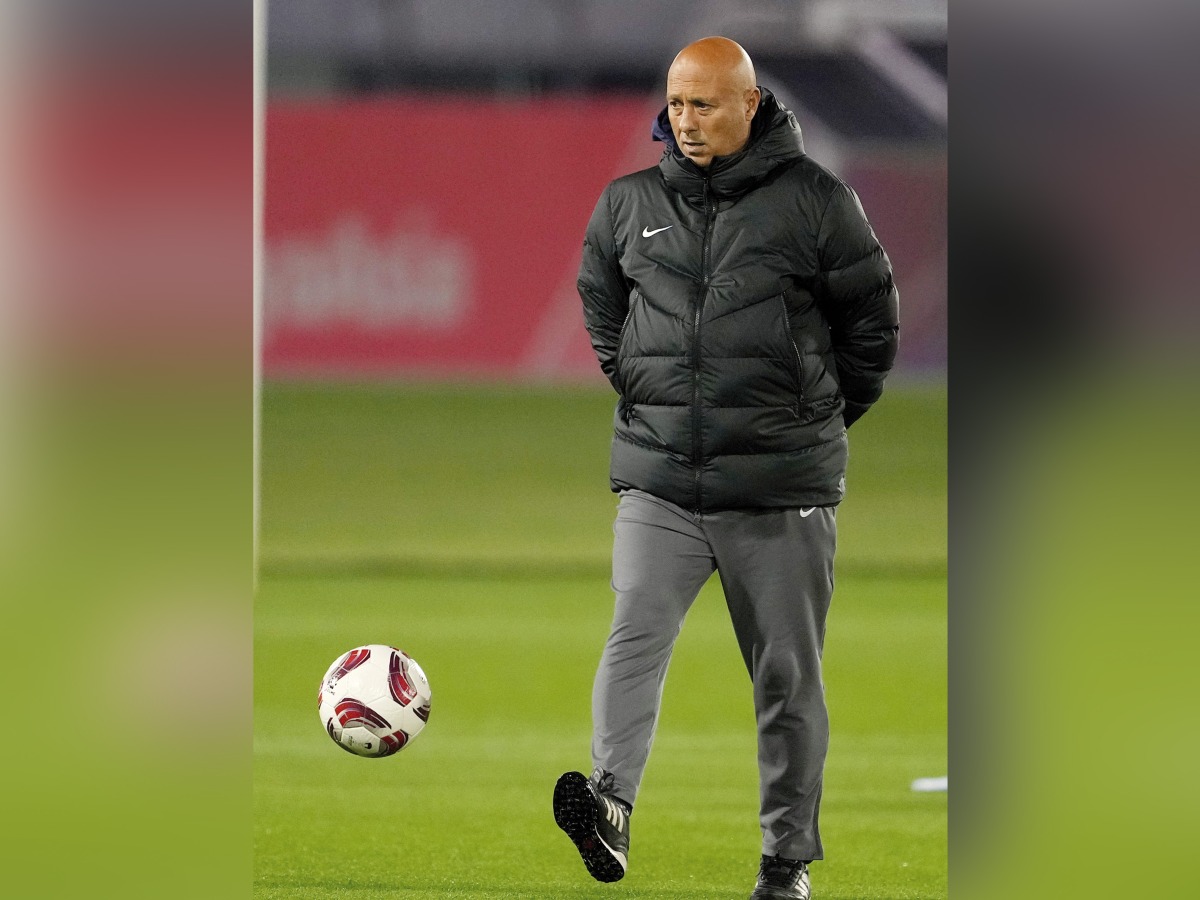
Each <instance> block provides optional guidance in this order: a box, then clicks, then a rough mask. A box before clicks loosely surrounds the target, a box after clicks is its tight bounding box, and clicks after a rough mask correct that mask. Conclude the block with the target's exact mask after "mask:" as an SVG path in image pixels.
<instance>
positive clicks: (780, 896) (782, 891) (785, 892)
mask: <svg viewBox="0 0 1200 900" xmlns="http://www.w3.org/2000/svg"><path fill="white" fill-rule="evenodd" d="M750 900H809V888H808V863H806V862H802V861H801V860H798V859H784V858H783V857H782V856H764V857H763V858H762V865H760V866H759V867H758V884H756V885H755V886H754V893H753V894H751V895H750Z"/></svg>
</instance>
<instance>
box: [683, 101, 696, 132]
mask: <svg viewBox="0 0 1200 900" xmlns="http://www.w3.org/2000/svg"><path fill="white" fill-rule="evenodd" d="M695 127H696V114H695V113H694V112H693V111H692V110H691V109H689V108H688V107H686V106H685V107H684V108H683V112H681V113H680V114H679V130H680V131H691V130H692V129H693V128H695Z"/></svg>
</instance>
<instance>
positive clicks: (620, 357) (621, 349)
mask: <svg viewBox="0 0 1200 900" xmlns="http://www.w3.org/2000/svg"><path fill="white" fill-rule="evenodd" d="M639 296H640V294H638V291H637V288H634V289H633V290H632V291H630V292H629V309H628V310H627V311H626V312H625V321H624V322H622V323H621V330H620V332H619V333H618V334H617V358H616V372H617V385H618V386H619V388H620V391H621V394H622V395H624V394H625V373H624V371H623V370H624V368H625V342H626V338H627V337H628V335H629V320H630V319H632V318H633V306H634V303H635V302H637V299H638V297H639Z"/></svg>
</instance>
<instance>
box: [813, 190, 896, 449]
mask: <svg viewBox="0 0 1200 900" xmlns="http://www.w3.org/2000/svg"><path fill="white" fill-rule="evenodd" d="M817 260H818V265H819V267H820V286H821V294H822V297H821V299H822V303H821V306H822V309H823V310H824V312H825V317H826V319H827V321H828V322H829V327H830V332H831V335H832V339H833V351H834V358H835V360H836V363H837V375H838V381H839V383H840V385H841V391H842V396H843V397H845V399H846V411H845V420H846V426H847V427H849V426H850V425H852V424H853V423H854V422H855V421H856V420H857V419H859V418H860V417H861V416H862V415H863V413H865V412H866V411H867V410H868V409H869V408H870V407H871V404H873V403H874V402H875V401H876V400H878V399H879V396H880V395H881V394H882V393H883V381H884V378H885V377H887V373H888V371H889V370H890V369H891V368H892V363H893V362H894V361H895V359H896V346H897V340H898V332H899V328H900V320H899V310H900V295H899V293H898V292H897V291H896V285H895V283H894V282H893V281H892V264H891V262H890V261H889V260H888V257H887V254H886V253H885V252H884V250H883V247H881V246H880V245H879V241H878V240H877V239H876V238H875V232H874V231H872V230H871V225H870V223H868V222H867V217H866V214H865V213H864V212H863V208H862V204H860V203H859V200H858V197H857V195H855V193H854V191H852V190H851V189H850V188H849V187H848V186H846V185H845V184H843V183H840V182H839V184H838V186H837V187H836V188H835V190H834V192H833V194H832V195H831V196H830V198H829V201H828V203H827V204H826V207H825V212H824V214H823V216H822V218H821V225H820V229H819V232H818V235H817Z"/></svg>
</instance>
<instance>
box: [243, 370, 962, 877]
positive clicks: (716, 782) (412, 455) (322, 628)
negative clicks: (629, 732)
mask: <svg viewBox="0 0 1200 900" xmlns="http://www.w3.org/2000/svg"><path fill="white" fill-rule="evenodd" d="M611 412H612V398H611V395H610V394H609V393H608V392H607V391H600V390H591V389H574V388H573V389H551V388H537V389H516V388H508V389H506V388H467V387H429V386H422V387H416V386H409V387H369V388H368V387H351V386H345V387H328V386H326V387H313V386H300V385H290V386H288V385H273V386H269V387H268V388H267V390H266V392H265V395H264V401H263V444H262V451H263V469H262V504H263V505H262V539H261V545H260V561H261V576H260V582H259V591H258V596H257V600H256V604H255V689H254V712H255V726H254V733H255V737H254V761H255V762H254V784H255V787H254V801H255V823H254V827H255V882H254V883H255V889H254V896H255V897H256V898H263V900H266V898H306V900H307V898H313V900H332V898H353V900H369V898H377V897H378V898H384V897H387V898H392V897H396V898H399V897H463V898H467V897H470V898H487V897H495V898H516V897H529V898H535V897H537V898H541V897H550V898H554V897H564V898H572V897H579V898H585V897H597V898H598V897H634V898H652V897H663V898H710V897H711V898H739V897H740V898H744V897H746V896H748V894H749V891H750V888H751V886H752V885H753V880H754V876H755V873H756V870H757V863H758V852H759V840H760V838H759V833H758V828H757V775H756V768H755V749H754V726H753V710H752V707H751V698H750V684H749V679H748V677H747V676H746V673H745V670H744V668H743V667H742V663H741V659H740V657H739V655H738V652H737V646H736V643H735V641H734V638H733V633H732V629H731V627H730V625H729V622H728V618H727V615H726V612H725V608H724V604H723V601H722V599H721V595H720V587H719V584H718V583H717V580H716V579H715V578H714V579H713V581H712V582H710V584H709V585H708V586H707V587H706V588H705V590H704V592H703V593H702V594H701V596H700V598H699V599H698V600H697V602H696V605H695V607H694V608H693V610H692V612H691V614H690V615H689V618H688V622H687V624H686V625H685V628H684V632H683V635H682V637H681V638H680V640H679V643H678V645H677V649H676V652H675V657H674V660H673V662H672V666H671V671H670V674H669V676H668V680H667V687H666V696H665V700H664V706H663V712H662V719H661V722H660V725H659V731H658V737H657V741H656V744H655V748H654V752H653V754H652V755H651V758H650V764H649V768H648V769H647V772H646V777H645V780H644V782H643V785H642V792H641V795H640V797H639V802H638V807H637V811H636V813H635V816H634V819H633V841H632V847H631V853H630V870H629V874H628V875H627V876H626V877H625V879H624V880H623V881H621V882H619V883H618V884H616V885H601V884H598V883H596V882H594V881H592V880H591V878H590V877H589V876H588V875H587V873H586V872H585V870H584V868H583V865H582V863H581V862H580V861H579V858H578V856H577V855H576V854H575V851H574V848H573V847H572V846H571V845H570V843H569V842H568V841H567V840H566V838H565V837H564V836H563V835H562V834H561V832H559V831H558V830H557V828H556V827H555V825H554V822H553V818H552V816H551V813H550V802H549V801H550V793H551V790H552V787H553V784H554V780H555V779H556V778H557V776H558V775H559V774H560V773H561V772H563V771H565V770H567V769H572V768H573V769H581V770H584V771H586V770H587V768H588V767H589V758H588V745H589V736H590V709H589V703H590V694H591V681H592V675H593V673H594V670H595V665H596V661H597V659H598V657H599V653H600V649H601V646H602V644H603V641H604V638H605V636H606V631H607V626H608V623H609V619H610V617H611V594H610V590H609V586H608V553H609V549H610V541H611V534H612V531H611V528H612V516H613V513H614V510H615V505H616V498H615V496H614V495H612V494H610V493H609V492H608V486H607V467H608V458H607V457H608V440H609V433H610V422H611ZM945 414H946V393H945V389H944V388H942V387H927V386H911V387H895V388H893V389H892V390H891V391H890V392H889V394H888V395H887V396H886V398H885V400H884V401H883V402H881V403H880V405H879V406H878V408H877V409H876V410H875V411H873V412H872V414H871V415H870V416H869V417H868V418H867V419H865V420H864V421H863V422H862V423H861V424H859V425H856V426H855V428H854V430H853V432H852V434H851V468H850V473H849V476H848V479H847V481H848V485H849V495H848V498H847V500H846V501H845V503H844V504H843V505H842V507H841V510H840V511H839V514H838V522H839V545H840V546H839V562H838V586H837V592H836V595H835V598H834V605H833V610H832V612H831V615H830V622H829V635H828V640H827V644H826V689H827V695H828V699H829V705H830V714H831V720H832V729H833V738H832V743H831V748H830V755H829V761H828V767H827V770H826V781H825V791H824V803H823V807H822V834H823V837H824V840H825V847H826V857H827V858H826V861H824V862H822V863H818V864H816V865H814V867H813V888H814V897H815V898H816V900H834V898H837V900H851V898H853V900H872V898H888V900H901V898H930V900H932V898H944V897H945V896H946V795H945V794H917V793H913V792H912V791H911V790H910V789H909V785H910V783H911V781H912V780H913V779H914V778H918V777H921V776H926V775H941V774H945V772H946V766H947V761H946V690H947V687H946V664H945V659H946V555H945V543H946V540H945V531H946V513H945V499H946V479H945V469H946V441H945ZM363 643H392V644H396V645H398V646H401V647H403V648H404V649H406V650H407V651H408V652H409V653H411V654H412V655H413V656H414V657H416V658H417V659H418V660H419V661H420V662H421V664H422V666H423V668H424V669H425V671H426V673H427V674H428V675H429V679H430V683H431V685H432V687H433V695H434V699H433V714H432V716H431V719H430V724H429V726H428V728H427V729H426V730H425V731H424V733H422V735H421V736H420V738H419V739H418V740H417V741H416V742H414V743H413V744H412V745H411V746H410V747H408V748H406V749H405V750H404V752H403V753H401V754H400V755H398V756H395V757H391V758H388V759H383V760H365V759H358V758H355V757H352V756H350V755H349V754H347V753H344V752H342V751H341V750H339V749H338V748H337V747H335V746H334V745H333V744H332V742H330V740H329V738H328V736H326V734H325V733H324V731H323V729H322V727H321V724H320V722H319V721H318V717H317V713H316V687H317V682H318V680H319V678H320V676H321V675H322V674H323V673H324V671H325V669H326V667H327V666H328V665H329V663H330V662H332V660H333V659H334V658H335V657H336V656H337V655H338V654H339V653H341V652H343V651H345V650H347V649H349V648H350V647H352V646H354V645H356V644H363Z"/></svg>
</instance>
